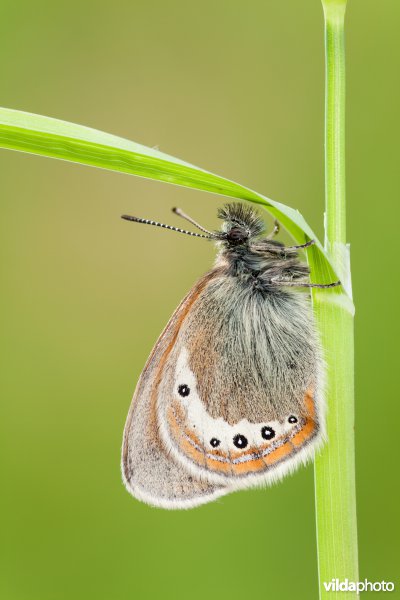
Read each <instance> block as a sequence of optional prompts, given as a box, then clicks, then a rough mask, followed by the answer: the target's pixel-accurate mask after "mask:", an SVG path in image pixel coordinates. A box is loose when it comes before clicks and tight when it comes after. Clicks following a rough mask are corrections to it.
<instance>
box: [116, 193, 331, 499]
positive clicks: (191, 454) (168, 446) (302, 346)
mask: <svg viewBox="0 0 400 600" xmlns="http://www.w3.org/2000/svg"><path fill="white" fill-rule="evenodd" d="M174 210H175V212H176V214H179V215H180V216H183V217H184V218H186V219H187V220H188V221H190V222H191V223H192V224H194V225H196V226H197V227H198V228H199V229H201V230H202V231H203V232H204V234H206V235H204V234H199V233H194V232H190V231H186V230H182V229H178V228H176V227H171V226H169V225H164V224H161V223H157V222H154V221H149V220H147V219H138V218H136V217H130V216H127V215H124V216H123V218H124V219H127V220H130V221H135V222H139V223H146V224H150V225H156V226H159V227H164V228H167V229H172V230H174V231H179V232H181V233H186V234H189V235H193V236H196V237H202V238H205V239H209V240H214V241H215V242H216V243H217V246H218V247H219V253H218V256H217V259H216V263H215V266H214V268H213V269H212V270H211V271H209V272H208V273H207V274H206V275H204V276H203V277H202V278H201V279H200V280H199V281H198V282H197V283H196V284H195V286H194V287H193V288H192V290H191V291H190V292H189V294H188V295H187V296H186V298H185V299H184V300H183V301H182V303H181V304H180V306H179V307H178V308H177V309H176V311H175V313H174V314H173V315H172V317H171V319H170V321H169V323H168V325H167V326H166V328H165V330H164V331H163V333H162V334H161V336H160V338H159V340H158V341H157V343H156V345H155V347H154V349H153V351H152V353H151V355H150V357H149V359H148V361H147V364H146V366H145V368H144V370H143V372H142V375H141V377H140V380H139V382H138V385H137V388H136V391H135V395H134V397H133V400H132V404H131V407H130V410H129V414H128V418H127V422H126V426H125V432H124V440H123V450H122V472H123V478H124V482H125V485H126V487H127V489H128V491H129V492H130V493H131V494H132V495H133V496H135V497H136V498H138V499H139V500H142V501H144V502H147V503H148V504H151V505H153V506H159V507H163V508H170V509H177V508H191V507H194V506H198V505H200V504H204V503H205V502H209V501H211V500H214V499H216V498H218V497H220V496H222V495H224V494H227V493H229V492H232V491H234V490H237V489H240V488H245V487H250V486H254V485H258V484H262V483H265V484H268V483H271V482H273V481H276V480H277V479H279V478H281V477H283V476H284V475H285V474H286V473H288V472H290V471H292V470H294V469H295V468H296V467H297V466H298V465H299V464H300V463H305V462H306V461H307V460H308V459H310V458H312V457H313V455H314V452H315V449H316V448H317V447H318V446H319V445H320V444H321V442H322V441H323V439H324V429H325V427H324V398H323V380H324V363H323V360H322V355H321V349H320V346H319V342H318V336H317V334H316V330H315V324H314V318H313V314H312V310H311V306H310V299H309V296H308V295H307V294H304V293H300V292H299V291H296V290H295V289H294V288H296V287H306V288H310V287H320V288H329V287H334V286H336V285H340V282H335V283H331V284H321V285H320V284H311V283H309V282H308V281H307V277H308V275H309V268H308V267H307V265H306V264H304V263H302V262H300V261H299V259H298V250H300V249H303V248H307V247H308V246H310V245H311V244H312V243H313V241H312V240H310V241H309V242H307V243H306V244H303V245H301V246H290V247H285V246H284V245H283V244H282V243H280V242H277V241H276V240H274V239H273V237H274V235H275V234H276V233H278V231H279V225H278V224H277V223H275V228H274V230H273V232H272V233H271V234H270V235H269V236H268V237H265V236H264V237H263V234H264V230H265V227H264V223H263V221H262V220H261V219H260V217H259V216H258V215H257V213H256V212H255V211H254V210H253V209H252V208H250V207H247V206H245V205H242V204H239V203H233V204H228V205H226V206H225V207H224V208H223V209H221V210H220V211H219V213H218V216H219V218H221V219H222V220H223V225H222V230H221V231H219V232H210V231H207V230H206V229H204V228H203V227H201V226H200V225H198V224H197V223H196V222H195V221H193V219H191V218H190V217H188V216H187V215H185V214H184V213H182V211H180V210H178V209H174Z"/></svg>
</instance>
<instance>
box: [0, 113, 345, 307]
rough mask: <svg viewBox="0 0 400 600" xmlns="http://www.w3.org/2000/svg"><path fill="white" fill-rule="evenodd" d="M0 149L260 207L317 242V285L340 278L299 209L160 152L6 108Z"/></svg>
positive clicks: (313, 258) (301, 238)
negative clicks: (76, 164)
mask: <svg viewBox="0 0 400 600" xmlns="http://www.w3.org/2000/svg"><path fill="white" fill-rule="evenodd" d="M0 147H2V148H8V149H10V150H18V151H20V152H28V153H31V154H38V155H42V156H47V157H50V158H57V159H61V160H68V161H71V162H76V163H81V164H85V165H90V166H94V167H99V168H102V169H109V170H112V171H120V172H123V173H128V174H130V175H137V176H139V177H146V178H149V179H155V180H159V181H165V182H166V183H172V184H175V185H180V186H185V187H190V188H196V189H198V190H204V191H207V192H213V193H215V194H220V195H222V196H229V197H231V198H237V199H241V200H248V201H250V202H255V203H257V204H261V205H262V206H263V207H264V208H266V209H267V210H268V211H269V212H270V213H271V214H272V215H274V217H276V218H277V219H278V220H279V221H280V223H281V224H282V226H283V227H284V228H285V229H286V230H287V231H288V232H289V233H290V234H291V235H292V237H293V238H294V239H295V240H296V242H298V243H303V242H305V241H307V240H310V239H315V240H316V244H315V245H314V246H312V247H311V248H310V249H309V250H308V252H307V256H308V260H309V263H310V267H311V278H312V280H313V281H317V282H318V283H328V282H331V281H335V280H336V279H337V275H336V274H335V269H334V268H333V265H332V263H331V261H330V260H329V257H328V256H327V255H326V253H325V251H324V249H323V247H322V245H321V243H320V242H319V241H318V240H317V239H316V236H315V235H314V233H313V232H312V230H311V229H310V227H309V226H308V224H307V223H306V222H305V220H304V218H303V217H302V215H301V214H300V213H299V212H298V211H296V210H294V209H292V208H290V207H288V206H286V205H284V204H281V203H279V202H275V201H273V200H270V199H269V198H266V197H265V196H263V195H261V194H258V193H257V192H254V191H252V190H250V189H249V188H247V187H244V186H242V185H239V184H237V183H235V182H233V181H230V180H228V179H225V178H224V177H219V176H218V175H214V174H212V173H209V172H208V171H205V170H203V169H200V168H198V167H195V166H193V165H190V164H189V163H186V162H184V161H182V160H179V159H177V158H174V157H173V156H169V155H168V154H164V153H163V152H159V151H158V150H156V149H153V148H148V147H146V146H142V145H141V144H137V143H135V142H131V141H129V140H126V139H124V138H120V137H117V136H114V135H111V134H108V133H104V132H102V131H98V130H96V129H91V128H89V127H84V126H82V125H76V124H73V123H68V122H66V121H60V120H58V119H53V118H51V117H45V116H40V115H34V114H31V113H26V112H21V111H18V110H12V109H6V108H0ZM326 293H327V292H326V291H324V294H326ZM338 296H342V297H343V293H342V292H341V291H340V288H335V289H333V290H329V291H328V295H327V296H326V298H329V299H334V298H335V299H336V301H337V300H338V299H339V298H338Z"/></svg>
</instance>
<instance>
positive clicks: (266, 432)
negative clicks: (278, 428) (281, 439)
mask: <svg viewBox="0 0 400 600" xmlns="http://www.w3.org/2000/svg"><path fill="white" fill-rule="evenodd" d="M261 436H262V437H263V438H264V440H272V438H274V437H275V431H274V430H273V429H272V427H267V426H265V427H263V428H262V429H261Z"/></svg>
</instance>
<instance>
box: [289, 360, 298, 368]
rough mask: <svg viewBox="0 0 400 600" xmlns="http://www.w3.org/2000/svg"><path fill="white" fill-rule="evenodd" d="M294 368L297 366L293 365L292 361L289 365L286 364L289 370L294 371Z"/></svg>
mask: <svg viewBox="0 0 400 600" xmlns="http://www.w3.org/2000/svg"><path fill="white" fill-rule="evenodd" d="M296 366H297V365H296V363H295V362H293V361H291V362H290V363H288V367H289V369H295V368H296Z"/></svg>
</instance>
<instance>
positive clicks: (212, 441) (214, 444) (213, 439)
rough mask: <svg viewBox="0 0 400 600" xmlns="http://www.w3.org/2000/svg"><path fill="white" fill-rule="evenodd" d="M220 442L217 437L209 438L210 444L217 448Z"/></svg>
mask: <svg viewBox="0 0 400 600" xmlns="http://www.w3.org/2000/svg"><path fill="white" fill-rule="evenodd" d="M220 443H221V442H220V440H217V438H211V440H210V444H211V446H212V447H213V448H218V446H219V445H220Z"/></svg>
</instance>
